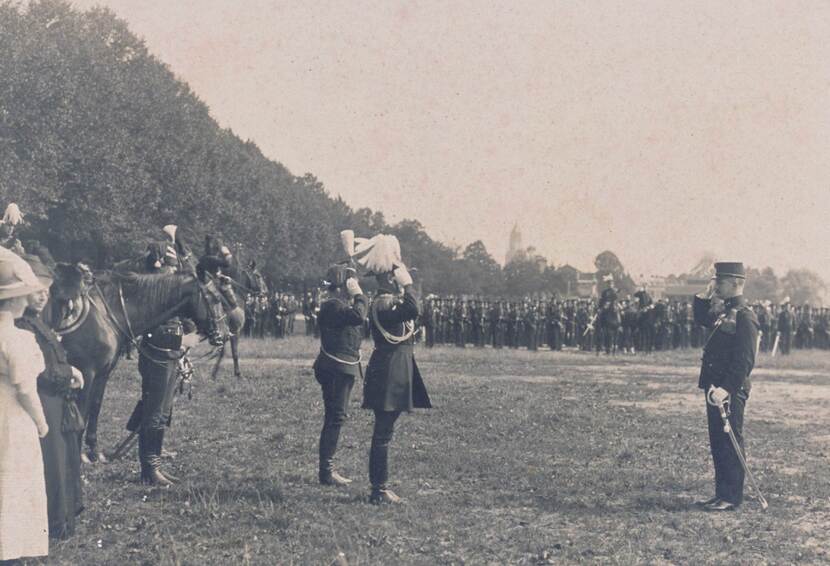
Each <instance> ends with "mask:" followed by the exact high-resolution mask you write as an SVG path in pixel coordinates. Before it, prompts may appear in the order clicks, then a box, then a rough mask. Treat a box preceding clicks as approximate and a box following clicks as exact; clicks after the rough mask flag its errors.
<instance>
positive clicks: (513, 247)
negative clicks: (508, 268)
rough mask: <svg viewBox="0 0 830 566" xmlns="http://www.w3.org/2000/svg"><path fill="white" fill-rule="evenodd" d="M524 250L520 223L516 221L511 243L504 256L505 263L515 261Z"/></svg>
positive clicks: (511, 234) (511, 233) (511, 232)
mask: <svg viewBox="0 0 830 566" xmlns="http://www.w3.org/2000/svg"><path fill="white" fill-rule="evenodd" d="M522 251H524V246H523V245H522V233H521V232H520V231H519V224H518V223H514V224H513V229H512V230H511V231H510V243H509V244H508V246H507V255H506V256H505V258H504V263H505V265H507V264H508V263H510V262H511V261H513V258H515V257H516V255H517V254H519V253H520V252H522Z"/></svg>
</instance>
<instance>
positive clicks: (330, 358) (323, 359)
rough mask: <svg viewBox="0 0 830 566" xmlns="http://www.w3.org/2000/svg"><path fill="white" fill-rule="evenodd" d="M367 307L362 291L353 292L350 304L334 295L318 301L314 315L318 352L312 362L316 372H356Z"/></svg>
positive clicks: (353, 373) (357, 373)
mask: <svg viewBox="0 0 830 566" xmlns="http://www.w3.org/2000/svg"><path fill="white" fill-rule="evenodd" d="M368 308H369V307H368V301H367V299H366V296H365V295H363V294H360V295H357V296H355V297H354V303H353V304H351V305H349V304H348V303H346V302H345V301H343V300H342V299H338V298H331V299H328V300H326V301H325V302H324V303H323V304H322V306H321V307H320V314H319V316H318V324H319V326H320V354H319V355H318V356H317V360H315V362H314V371H315V372H316V373H327V372H337V373H345V374H348V375H355V376H356V375H360V365H359V364H357V363H355V362H358V361H359V360H360V342H361V340H362V339H363V321H364V320H365V319H366V313H367V312H368ZM334 358H337V359H334ZM338 360H342V362H340V361H338ZM343 362H346V363H343Z"/></svg>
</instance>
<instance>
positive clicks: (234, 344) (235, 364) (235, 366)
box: [230, 334, 242, 377]
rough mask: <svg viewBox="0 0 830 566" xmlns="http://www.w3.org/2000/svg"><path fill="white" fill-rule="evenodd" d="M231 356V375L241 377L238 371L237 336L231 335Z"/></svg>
mask: <svg viewBox="0 0 830 566" xmlns="http://www.w3.org/2000/svg"><path fill="white" fill-rule="evenodd" d="M230 340H231V356H232V357H233V375H234V376H235V377H242V372H240V371H239V335H237V334H232V335H231V339H230Z"/></svg>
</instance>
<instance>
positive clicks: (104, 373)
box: [85, 364, 115, 463]
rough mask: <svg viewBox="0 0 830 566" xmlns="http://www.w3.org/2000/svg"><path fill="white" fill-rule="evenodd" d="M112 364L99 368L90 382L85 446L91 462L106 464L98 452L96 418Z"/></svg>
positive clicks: (104, 458)
mask: <svg viewBox="0 0 830 566" xmlns="http://www.w3.org/2000/svg"><path fill="white" fill-rule="evenodd" d="M114 368H115V366H114V364H108V365H107V366H105V367H103V368H100V369H99V370H98V372H97V373H96V375H95V378H94V380H93V382H92V390H91V391H90V395H89V399H88V400H87V407H86V409H87V413H86V416H87V421H86V435H85V436H86V438H85V442H86V446H87V451H86V452H87V458H88V459H89V460H90V461H92V462H102V463H104V462H106V457H104V455H103V453H102V452H100V451H99V450H98V416H99V415H100V414H101V404H102V403H103V401H104V392H105V391H106V387H107V381H109V378H110V375H111V374H112V370H113V369H114Z"/></svg>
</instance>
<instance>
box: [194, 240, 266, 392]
mask: <svg viewBox="0 0 830 566" xmlns="http://www.w3.org/2000/svg"><path fill="white" fill-rule="evenodd" d="M223 248H224V249H225V250H227V251H228V254H229V255H228V256H225V255H224V254H223V253H222V251H223ZM205 257H206V258H207V257H210V258H215V259H216V260H218V261H215V262H212V263H213V265H212V266H209V267H208V268H207V270H208V271H209V272H210V273H211V274H212V275H214V276H216V275H218V270H221V275H224V276H225V277H227V278H228V281H229V282H230V284H229V285H222V286H221V287H220V290H221V292H222V294H223V295H224V297H225V299H226V300H227V301H228V302H229V303H230V304H231V305H233V307H234V308H232V309H231V310H230V311H229V312H228V328H229V329H230V340H228V341H229V342H230V344H231V356H232V357H233V374H234V376H236V377H242V373H241V372H240V370H239V336H240V335H241V334H242V330H243V328H244V327H245V306H246V301H245V300H246V296H247V295H248V294H250V293H253V294H255V295H256V294H258V289H254V288H252V286H251V285H252V281H255V279H254V278H253V277H252V276H251V274H249V273H248V272H247V271H245V270H243V269H242V266H241V265H240V263H239V258H238V257H236V256H235V255H230V250H229V248H227V247H226V246H225V245H224V244H223V243H222V241H221V240H219V239H217V238H215V237H212V236H206V237H205ZM220 262H222V263H224V265H221V266H220V265H219V263H220Z"/></svg>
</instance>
